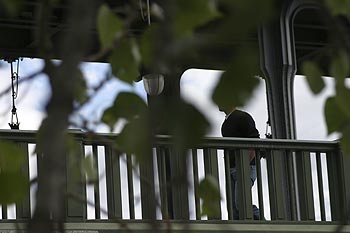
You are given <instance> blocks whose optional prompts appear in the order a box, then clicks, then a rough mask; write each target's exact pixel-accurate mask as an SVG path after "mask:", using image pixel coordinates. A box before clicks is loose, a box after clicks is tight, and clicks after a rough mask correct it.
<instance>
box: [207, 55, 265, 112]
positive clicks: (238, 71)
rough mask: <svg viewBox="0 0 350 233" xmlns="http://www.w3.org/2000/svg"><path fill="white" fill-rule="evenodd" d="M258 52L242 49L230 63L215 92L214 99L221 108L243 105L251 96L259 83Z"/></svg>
mask: <svg viewBox="0 0 350 233" xmlns="http://www.w3.org/2000/svg"><path fill="white" fill-rule="evenodd" d="M258 57H259V56H258V54H257V52H256V51H252V50H249V49H248V50H242V51H241V52H240V53H239V54H238V55H237V56H236V57H235V58H234V59H233V61H232V63H231V64H229V67H228V69H227V71H226V72H224V73H223V74H222V75H221V78H220V80H219V82H218V84H217V86H216V88H215V90H214V92H213V95H212V99H213V101H214V103H216V104H217V105H218V106H220V108H223V109H227V108H232V106H243V105H244V104H245V103H246V101H247V100H248V99H249V98H250V97H251V94H252V92H253V90H254V88H255V87H256V86H257V84H258V83H259V81H258V79H257V78H255V75H257V74H258V73H259V65H258V64H259V62H258V60H257V58H258Z"/></svg>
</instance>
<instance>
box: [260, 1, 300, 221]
mask: <svg viewBox="0 0 350 233" xmlns="http://www.w3.org/2000/svg"><path fill="white" fill-rule="evenodd" d="M292 2H293V1H284V2H283V3H282V4H281V5H280V12H281V14H280V17H278V18H277V17H276V18H275V19H274V20H272V21H271V22H269V24H266V25H263V26H262V27H261V28H260V31H259V43H260V50H261V69H262V71H263V73H264V75H265V77H266V84H267V87H266V88H267V101H268V111H269V116H270V120H271V125H272V134H273V137H274V138H281V139H295V135H296V134H295V120H294V104H293V80H294V75H295V73H296V69H297V67H296V58H295V49H294V36H293V30H292V17H293V16H292V14H291V7H292V5H293V4H292ZM269 161H270V168H271V169H272V168H273V170H274V173H275V175H278V176H281V177H279V179H278V181H279V182H275V183H273V185H274V186H275V187H273V189H271V190H276V191H277V190H278V192H279V193H280V195H277V196H278V198H276V200H272V204H273V206H275V208H273V209H272V210H271V213H272V218H275V219H294V218H296V216H295V215H296V214H295V213H292V211H291V210H293V209H295V208H294V206H295V205H296V204H295V203H291V201H290V200H294V198H290V197H291V192H294V190H293V189H294V188H293V187H290V182H288V180H289V179H290V177H291V176H294V175H293V174H288V169H287V168H288V163H290V160H288V158H287V154H274V153H273V154H272V155H271V159H270V160H269ZM272 165H273V166H272ZM293 212H294V211H293Z"/></svg>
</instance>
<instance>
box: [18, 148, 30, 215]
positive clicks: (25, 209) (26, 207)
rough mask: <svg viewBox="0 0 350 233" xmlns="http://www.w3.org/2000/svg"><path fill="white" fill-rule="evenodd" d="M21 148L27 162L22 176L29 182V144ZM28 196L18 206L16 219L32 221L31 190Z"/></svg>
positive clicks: (28, 191)
mask: <svg viewBox="0 0 350 233" xmlns="http://www.w3.org/2000/svg"><path fill="white" fill-rule="evenodd" d="M19 146H20V148H21V149H22V150H23V153H24V156H25V161H24V165H23V168H22V175H23V176H24V177H25V178H26V179H27V180H29V156H30V155H29V152H28V143H20V144H19ZM27 193H28V194H27V196H26V197H25V198H24V200H23V201H22V202H21V203H19V204H16V219H30V188H29V187H28V189H27Z"/></svg>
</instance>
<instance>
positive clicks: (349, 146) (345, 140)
mask: <svg viewBox="0 0 350 233" xmlns="http://www.w3.org/2000/svg"><path fill="white" fill-rule="evenodd" d="M340 146H341V148H342V151H343V153H344V154H345V155H347V156H350V124H349V122H348V127H347V129H346V130H344V131H343V135H342V137H341V139H340Z"/></svg>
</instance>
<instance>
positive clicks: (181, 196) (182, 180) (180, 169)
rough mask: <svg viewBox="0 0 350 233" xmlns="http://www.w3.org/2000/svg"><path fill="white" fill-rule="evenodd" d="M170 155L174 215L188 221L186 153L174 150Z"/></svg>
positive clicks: (175, 217)
mask: <svg viewBox="0 0 350 233" xmlns="http://www.w3.org/2000/svg"><path fill="white" fill-rule="evenodd" d="M169 151H170V154H169V163H170V165H169V167H170V176H171V179H170V180H171V184H172V186H171V197H172V214H173V218H174V219H181V220H188V219H189V206H188V185H187V183H188V182H187V163H186V156H185V154H184V152H179V151H176V150H175V149H174V148H172V149H171V150H169Z"/></svg>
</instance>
